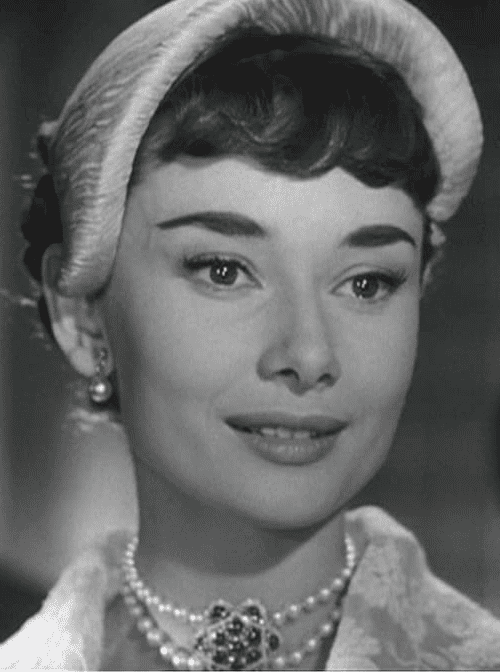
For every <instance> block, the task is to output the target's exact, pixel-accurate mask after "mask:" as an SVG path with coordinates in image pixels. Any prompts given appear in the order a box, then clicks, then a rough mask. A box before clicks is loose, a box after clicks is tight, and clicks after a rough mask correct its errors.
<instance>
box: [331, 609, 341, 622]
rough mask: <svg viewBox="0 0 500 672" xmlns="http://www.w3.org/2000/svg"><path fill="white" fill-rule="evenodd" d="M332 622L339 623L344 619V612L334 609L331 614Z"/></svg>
mask: <svg viewBox="0 0 500 672" xmlns="http://www.w3.org/2000/svg"><path fill="white" fill-rule="evenodd" d="M331 617H332V621H335V623H338V622H339V621H340V619H341V618H342V611H341V610H340V609H334V610H333V611H332V613H331Z"/></svg>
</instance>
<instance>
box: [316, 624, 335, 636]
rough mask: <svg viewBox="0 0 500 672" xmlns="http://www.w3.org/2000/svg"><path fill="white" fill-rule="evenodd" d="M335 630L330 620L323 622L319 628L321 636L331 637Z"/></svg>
mask: <svg viewBox="0 0 500 672" xmlns="http://www.w3.org/2000/svg"><path fill="white" fill-rule="evenodd" d="M332 632H333V625H332V624H331V623H330V621H326V623H322V624H321V625H320V628H319V636H320V637H329V636H330V635H331V634H332Z"/></svg>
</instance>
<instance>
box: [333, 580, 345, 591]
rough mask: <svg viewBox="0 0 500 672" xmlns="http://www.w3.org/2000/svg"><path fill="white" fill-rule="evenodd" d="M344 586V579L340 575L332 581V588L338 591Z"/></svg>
mask: <svg viewBox="0 0 500 672" xmlns="http://www.w3.org/2000/svg"><path fill="white" fill-rule="evenodd" d="M343 587H344V580H343V579H341V578H340V577H337V578H336V579H333V581H332V590H334V591H335V592H338V591H339V590H342V588H343Z"/></svg>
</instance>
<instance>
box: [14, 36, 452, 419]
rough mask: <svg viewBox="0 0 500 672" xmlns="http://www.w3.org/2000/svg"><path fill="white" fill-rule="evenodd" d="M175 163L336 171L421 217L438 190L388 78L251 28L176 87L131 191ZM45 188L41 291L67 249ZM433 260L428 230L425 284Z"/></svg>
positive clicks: (321, 47) (405, 102)
mask: <svg viewBox="0 0 500 672" xmlns="http://www.w3.org/2000/svg"><path fill="white" fill-rule="evenodd" d="M182 154H183V155H190V156H195V157H205V158H210V157H213V158H215V157H222V156H228V155H232V156H246V157H250V158H253V159H255V160H256V161H257V162H258V163H259V164H261V165H262V166H263V167H265V168H266V169H269V170H272V171H276V172H280V173H285V174H289V175H293V176H295V177H300V178H304V179H307V178H312V177H315V176H319V175H321V174H324V173H326V172H328V171H329V170H332V169H333V168H335V167H340V168H343V169H344V170H345V171H347V172H348V173H350V174H351V175H352V176H354V177H355V178H357V179H358V180H360V181H361V182H363V183H364V184H366V185H367V186H370V187H383V186H388V185H393V186H396V187H398V188H400V189H402V190H403V191H405V193H407V194H408V195H409V196H410V197H411V198H412V199H413V201H414V203H415V204H416V206H417V207H418V208H419V209H420V210H421V211H422V212H423V211H424V209H425V206H426V205H427V204H428V203H429V202H430V201H431V200H432V198H433V197H434V195H435V194H436V191H437V189H438V187H439V182H440V171H439V164H438V161H437V158H436V155H435V153H434V149H433V146H432V143H431V140H430V138H429V135H428V133H427V131H426V129H425V126H424V123H423V113H422V109H421V106H420V105H419V103H418V102H417V101H416V100H415V98H414V97H413V95H412V93H411V91H410V90H409V88H408V86H407V84H406V82H405V81H404V79H403V78H402V76H401V75H399V73H398V72H397V71H396V70H395V68H394V67H392V66H391V65H389V64H387V63H385V62H383V61H381V60H380V59H377V58H375V57H373V56H371V55H370V54H368V53H366V52H365V51H363V50H362V49H360V48H358V47H355V46H353V45H350V44H349V45H347V44H343V43H342V42H339V41H338V40H337V39H334V38H330V37H323V36H319V35H316V36H311V35H302V34H291V35H271V34H268V33H266V32H265V31H264V30H263V29H260V28H255V27H253V28H248V27H245V26H240V27H237V28H235V29H233V30H231V31H229V32H228V33H227V34H226V35H225V36H224V37H223V38H221V39H220V40H218V41H216V43H215V45H212V46H211V47H210V49H209V50H208V52H207V51H206V52H203V53H201V54H200V56H199V57H198V58H197V59H196V60H195V62H194V63H193V64H192V65H191V66H190V67H189V68H188V69H187V70H186V71H185V72H184V73H183V75H181V77H179V79H178V80H177V82H176V83H175V84H174V86H173V87H172V89H171V90H170V91H169V92H168V93H167V94H166V96H165V98H164V99H163V101H162V102H161V104H160V105H159V107H158V109H157V111H156V113H155V115H154V116H153V118H152V120H151V123H150V124H149V127H148V129H147V131H146V133H145V134H144V136H143V139H142V141H141V143H140V146H139V148H138V150H137V153H136V157H135V161H134V166H133V170H132V175H131V179H130V182H129V189H130V188H132V187H133V186H134V185H135V184H137V183H138V182H140V180H141V179H142V177H143V175H144V174H145V171H147V170H148V169H149V168H151V167H154V166H158V165H161V164H162V163H165V162H169V161H172V160H174V159H175V158H176V156H179V155H182ZM42 180H46V183H43V182H41V183H40V185H39V187H37V190H36V191H35V195H34V199H33V203H32V207H31V210H30V212H29V213H28V216H27V217H26V218H25V220H24V223H23V233H24V236H25V238H26V239H27V240H28V241H29V242H30V246H29V247H28V248H27V250H26V252H25V256H24V263H25V265H26V267H27V268H28V270H29V271H30V274H31V275H32V277H34V278H35V279H36V280H37V281H40V267H41V259H42V256H43V253H44V251H45V249H46V248H47V247H48V246H49V245H50V244H51V243H53V242H61V241H62V227H61V224H60V219H59V213H58V206H57V197H56V195H55V192H54V189H53V185H52V183H51V178H50V176H46V177H45V178H42ZM42 192H43V193H42ZM44 195H46V196H47V197H46V198H44ZM49 211H50V218H49V216H48V214H49ZM40 218H43V220H44V221H43V222H41V221H40ZM49 219H50V227H51V232H49V230H48V228H47V224H49ZM435 251H436V248H435V246H434V245H433V243H432V241H431V224H430V221H428V219H426V220H425V222H424V242H423V246H422V263H421V266H422V273H423V271H424V270H425V269H426V268H427V267H428V266H429V264H430V261H431V259H432V258H433V257H434V253H435ZM42 303H43V300H42ZM41 308H42V311H43V307H42V306H41ZM42 311H41V316H42V319H43V318H44V317H45V318H46V317H47V315H46V311H45V313H44V312H42ZM44 323H45V324H46V326H47V327H48V329H49V333H50V324H47V323H46V319H45V320H44ZM111 406H113V407H114V408H115V410H117V408H118V400H117V398H116V397H115V399H114V400H113V404H112V405H111ZM108 408H110V406H108Z"/></svg>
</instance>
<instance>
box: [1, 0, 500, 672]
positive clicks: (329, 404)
mask: <svg viewBox="0 0 500 672" xmlns="http://www.w3.org/2000/svg"><path fill="white" fill-rule="evenodd" d="M481 143H482V136H481V123H480V118H479V114H478V110H477V106H476V103H475V99H474V96H473V94H472V91H471V89H470V86H469V83H468V80H467V77H466V75H465V73H464V71H463V69H462V67H461V65H460V63H459V62H458V60H457V57H456V55H455V54H454V52H453V51H452V49H451V47H450V46H449V45H448V43H447V42H446V41H445V39H444V38H443V37H442V35H441V34H440V33H439V32H438V31H437V29H436V28H435V27H434V26H433V25H432V24H430V23H429V21H428V20H427V19H425V17H423V16H422V15H421V14H420V13H419V12H418V11H417V10H415V9H414V8H413V7H412V6H410V5H408V4H406V3H405V2H403V1H402V0H385V1H384V2H381V1H380V0H378V1H377V0H342V1H340V0H328V1H325V0H317V1H316V0H315V1H314V2H312V1H311V0H308V2H307V3H306V2H305V1H304V0H272V1H271V2H270V1H269V0H267V2H266V3H262V2H259V1H258V0H245V1H243V2H242V1H239V2H237V1H236V0H218V1H215V2H214V1H211V0H198V1H197V2H196V1H195V0H175V1H174V2H172V3H169V4H168V5H165V6H163V7H161V8H160V9H159V10H157V11H156V12H154V13H153V14H151V15H149V16H148V17H146V18H145V19H143V20H142V21H140V22H139V23H137V24H135V25H134V26H132V27H131V28H130V29H129V30H128V31H126V32H125V33H124V34H123V35H122V36H120V37H119V38H118V39H117V40H116V41H115V42H113V43H112V44H111V45H110V47H109V48H108V49H107V50H106V51H105V52H104V54H103V55H102V56H101V57H100V58H99V59H98V60H97V61H96V62H95V63H94V65H93V66H92V68H91V69H90V71H89V72H88V73H87V75H86V76H85V77H84V79H83V80H82V82H81V83H80V85H79V86H78V87H77V89H76V91H75V93H74V94H73V95H72V97H71V98H70V100H69V101H68V103H67V105H66V107H65V108H64V110H63V112H62V114H61V117H60V118H59V120H58V121H57V122H56V123H55V124H52V125H48V126H46V127H45V128H44V131H43V137H42V140H41V150H42V154H43V157H44V159H45V161H46V164H47V168H48V173H47V176H46V177H45V178H43V181H42V182H41V183H40V185H39V187H38V189H37V192H36V194H35V199H34V204H33V207H32V210H31V213H30V216H29V217H28V219H27V221H26V223H25V226H24V232H25V235H26V237H27V238H28V240H29V241H30V244H31V245H30V248H29V249H28V251H27V253H26V258H25V261H26V264H27V266H28V268H29V270H30V272H31V273H32V275H33V277H34V278H35V279H37V280H38V281H40V282H41V284H42V286H43V297H44V302H45V305H46V308H47V309H48V310H47V314H48V317H49V321H50V328H51V330H52V333H53V336H54V338H55V340H56V341H57V343H58V344H59V346H60V348H61V349H62V351H63V352H64V353H65V355H66V356H67V358H68V359H69V361H70V362H71V363H72V365H73V367H74V368H75V370H76V371H77V372H78V373H80V374H81V375H83V376H85V377H86V378H87V379H88V380H89V385H88V391H89V397H90V399H91V401H92V402H93V403H94V404H98V405H101V407H102V408H103V409H106V408H111V407H113V408H114V409H115V411H117V412H119V417H120V419H121V421H122V423H123V425H124V427H125V430H126V432H127V436H128V439H129V441H130V447H131V451H132V454H133V457H134V463H135V469H136V475H137V491H138V501H139V511H140V524H139V537H138V538H135V537H134V536H133V534H132V533H131V532H129V531H117V532H116V533H115V534H114V535H111V536H109V537H108V538H106V539H104V540H99V542H96V544H95V546H94V547H92V548H91V549H89V551H88V552H87V553H85V554H83V555H82V556H81V557H80V558H78V559H77V560H76V561H75V563H74V564H73V565H71V566H70V567H69V568H68V570H67V572H65V574H64V575H63V577H62V578H61V580H60V582H59V583H58V584H57V585H56V587H55V588H54V589H53V591H52V593H51V595H50V596H49V598H48V600H47V602H46V604H45V606H44V608H43V609H42V611H41V612H40V614H39V615H38V616H37V617H35V618H34V619H33V620H31V621H30V622H28V623H27V624H26V625H25V626H24V628H23V629H22V630H21V631H20V632H19V633H18V634H17V635H15V636H14V637H13V638H12V639H11V640H10V641H8V642H7V643H6V644H5V645H3V647H2V648H1V649H0V664H2V666H4V667H5V666H15V665H17V666H20V667H62V668H71V669H77V668H78V669H82V668H91V669H93V668H100V669H193V670H195V669H214V670H238V669H271V668H272V669H289V668H300V669H325V667H326V668H327V669H344V670H345V669H479V668H480V669H498V668H499V666H500V623H499V622H498V621H496V620H495V619H494V618H493V617H492V616H491V615H489V614H488V613H487V612H486V611H484V610H482V609H481V608H480V607H479V606H477V605H475V604H473V603H472V602H470V601H469V600H468V599H467V598H465V597H464V596H461V595H460V594H458V593H457V592H456V591H454V590H453V589H452V588H451V587H449V586H447V585H445V584H444V583H442V582H441V581H439V580H438V579H437V578H435V577H434V576H433V575H432V574H431V573H430V572H429V570H428V568H427V567H426V565H425V559H424V554H423V551H422V550H421V549H420V547H419V546H418V544H417V542H416V541H415V539H414V538H413V536H412V535H411V533H410V532H408V531H407V530H405V529H404V528H402V527H401V526H399V525H398V524H397V523H396V522H395V521H394V520H392V519H391V518H390V517H389V516H387V514H385V513H384V512H383V511H381V510H379V509H374V508H363V509H359V510H356V511H351V512H349V513H346V507H347V505H348V503H349V501H350V500H351V498H352V497H353V496H354V495H356V494H357V493H358V492H359V491H360V489H361V488H362V487H363V486H364V485H365V484H366V483H367V481H368V480H369V479H370V478H372V476H373V475H374V474H375V473H376V472H377V470H378V469H379V467H380V465H381V464H382V463H383V461H384V459H385V457H386V455H387V452H388V450H389V447H390V444H391V441H392V438H393V435H394V432H395V428H396V425H397V422H398V419H399V415H400V412H401V408H402V405H403V402H404V398H405V395H406V392H407V389H408V386H409V383H410V379H411V374H412V369H413V364H414V359H415V351H416V342H417V332H418V316H419V301H420V297H421V294H422V291H423V288H424V286H425V283H426V282H427V281H428V278H429V274H430V269H431V265H432V263H433V261H434V259H435V256H436V250H437V248H438V246H439V243H440V236H439V231H438V229H437V226H436V224H435V222H439V221H444V220H446V219H448V218H449V217H450V216H451V215H452V214H453V213H454V212H455V210H456V209H457V207H458V205H459V203H460V201H461V200H462V198H463V197H464V196H465V194H466V193H467V191H468V189H469V187H470V183H471V181H472V179H473V176H474V173H475V170H476V167H477V162H478V159H479V155H480V151H481Z"/></svg>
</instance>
